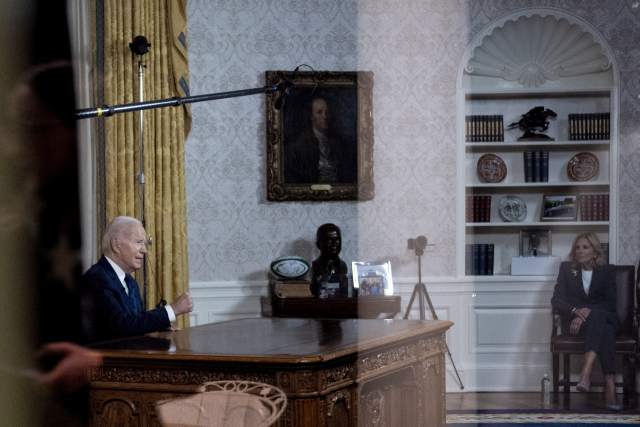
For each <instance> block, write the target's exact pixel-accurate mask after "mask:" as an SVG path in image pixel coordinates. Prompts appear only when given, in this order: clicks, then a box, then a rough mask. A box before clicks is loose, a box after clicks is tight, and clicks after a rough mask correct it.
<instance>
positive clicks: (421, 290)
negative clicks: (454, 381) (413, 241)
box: [404, 251, 464, 390]
mask: <svg viewBox="0 0 640 427" xmlns="http://www.w3.org/2000/svg"><path fill="white" fill-rule="evenodd" d="M416 253H417V254H418V283H416V285H415V286H414V287H413V293H412V294H411V299H410V300H409V306H408V307H407V312H406V313H405V314H404V319H408V318H409V312H411V306H412V305H413V301H414V300H415V299H416V295H417V296H418V303H419V304H420V320H425V319H426V315H425V309H424V298H426V299H427V304H429V309H430V310H431V317H432V318H433V320H438V315H437V314H436V311H435V310H434V309H433V304H432V303H431V298H429V293H428V292H427V287H426V286H425V284H424V283H422V260H421V254H420V252H418V251H416ZM444 346H445V348H446V349H447V354H448V355H449V359H450V360H451V364H452V365H453V370H454V371H456V376H457V377H458V382H459V383H460V390H464V385H463V384H462V380H461V379H460V375H459V374H458V370H457V369H456V364H455V363H454V362H453V357H452V356H451V351H450V350H449V346H448V345H447V342H446V341H445V343H444Z"/></svg>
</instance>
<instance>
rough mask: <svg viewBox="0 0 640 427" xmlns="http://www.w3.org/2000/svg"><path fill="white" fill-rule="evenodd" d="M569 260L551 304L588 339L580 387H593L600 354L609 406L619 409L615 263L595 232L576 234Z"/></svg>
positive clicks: (573, 330)
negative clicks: (615, 348) (615, 364)
mask: <svg viewBox="0 0 640 427" xmlns="http://www.w3.org/2000/svg"><path fill="white" fill-rule="evenodd" d="M569 260H570V262H563V263H562V264H561V265H560V273H559V274H558V283H557V284H556V286H555V288H554V290H553V297H552V298H551V305H552V306H553V308H555V309H557V310H558V311H559V312H560V315H561V316H562V318H563V320H565V321H570V322H571V327H570V333H571V335H577V336H578V337H581V338H584V339H585V341H586V345H585V351H586V352H585V355H584V366H583V367H582V372H581V373H580V379H579V381H578V385H577V387H576V388H577V389H578V390H579V391H581V392H585V393H586V392H588V391H589V385H590V378H591V368H592V366H593V362H594V361H595V359H596V355H597V356H598V357H599V358H600V366H601V367H602V373H603V375H604V379H605V395H604V397H605V403H606V407H607V409H611V410H614V411H618V410H620V406H618V404H617V397H616V386H615V375H614V374H615V371H614V346H615V337H616V335H617V334H618V333H619V332H620V329H621V324H620V319H619V318H618V314H617V313H616V273H615V266H613V265H608V264H607V261H606V260H605V259H604V253H603V251H602V246H601V245H600V240H599V239H598V237H597V236H596V235H595V234H593V233H591V232H584V233H580V234H578V235H577V236H576V238H575V240H574V241H573V246H572V248H571V252H570V253H569Z"/></svg>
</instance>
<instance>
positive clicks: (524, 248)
mask: <svg viewBox="0 0 640 427" xmlns="http://www.w3.org/2000/svg"><path fill="white" fill-rule="evenodd" d="M520 256H521V257H534V256H538V257H543V256H551V230H520Z"/></svg>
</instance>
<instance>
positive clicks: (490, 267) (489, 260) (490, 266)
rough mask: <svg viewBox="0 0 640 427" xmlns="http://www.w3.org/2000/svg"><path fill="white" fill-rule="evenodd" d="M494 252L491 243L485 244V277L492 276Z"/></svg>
mask: <svg viewBox="0 0 640 427" xmlns="http://www.w3.org/2000/svg"><path fill="white" fill-rule="evenodd" d="M494 250H495V246H494V244H493V243H488V244H487V272H486V275H487V276H493V252H494Z"/></svg>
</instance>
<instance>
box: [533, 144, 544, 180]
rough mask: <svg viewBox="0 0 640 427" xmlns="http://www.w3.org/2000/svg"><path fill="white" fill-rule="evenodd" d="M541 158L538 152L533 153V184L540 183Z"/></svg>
mask: <svg viewBox="0 0 640 427" xmlns="http://www.w3.org/2000/svg"><path fill="white" fill-rule="evenodd" d="M541 157H542V156H541V155H540V151H534V152H533V182H540V176H541V175H542V172H541V171H540V167H541V166H542V158H541Z"/></svg>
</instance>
